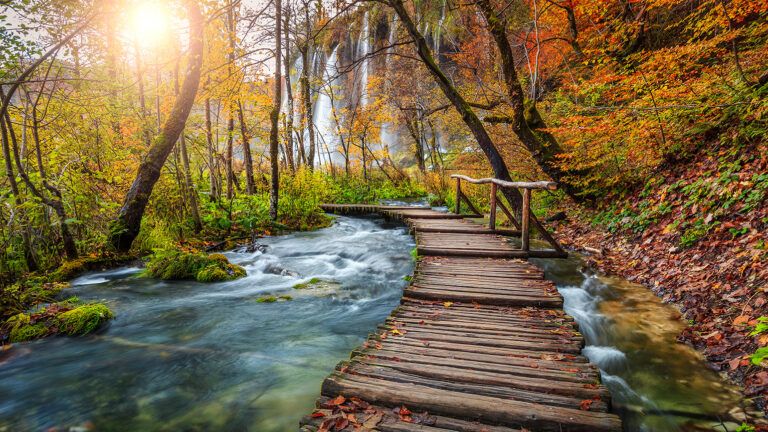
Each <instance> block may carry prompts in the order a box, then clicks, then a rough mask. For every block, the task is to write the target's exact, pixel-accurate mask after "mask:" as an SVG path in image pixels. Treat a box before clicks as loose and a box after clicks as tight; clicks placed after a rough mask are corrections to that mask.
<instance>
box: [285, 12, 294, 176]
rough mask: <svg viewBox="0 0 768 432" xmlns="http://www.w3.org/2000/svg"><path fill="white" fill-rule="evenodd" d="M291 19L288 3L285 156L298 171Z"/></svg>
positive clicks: (292, 168)
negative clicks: (295, 152) (294, 150)
mask: <svg viewBox="0 0 768 432" xmlns="http://www.w3.org/2000/svg"><path fill="white" fill-rule="evenodd" d="M290 19H291V8H290V4H289V3H286V5H285V17H284V25H283V27H284V29H283V31H284V33H285V43H284V45H285V49H284V51H285V58H284V59H283V60H285V65H284V68H285V96H286V98H287V103H288V112H286V113H285V117H286V119H285V156H286V158H287V162H288V168H290V169H291V172H295V171H296V163H295V162H294V158H293V89H292V88H291V62H290V55H291V43H290V42H291V40H290V38H289V37H290V27H289V24H290Z"/></svg>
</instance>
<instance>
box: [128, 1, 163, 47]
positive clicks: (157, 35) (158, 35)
mask: <svg viewBox="0 0 768 432" xmlns="http://www.w3.org/2000/svg"><path fill="white" fill-rule="evenodd" d="M169 25H170V18H169V13H168V9H167V8H166V7H164V5H163V4H162V2H158V1H142V2H139V3H137V4H136V5H135V6H134V7H133V9H132V11H131V16H130V31H131V33H133V37H134V39H135V40H136V41H137V42H138V43H140V44H141V45H144V46H155V45H158V44H159V43H160V42H161V41H162V40H163V39H165V38H166V36H167V35H168V33H169V29H168V27H169Z"/></svg>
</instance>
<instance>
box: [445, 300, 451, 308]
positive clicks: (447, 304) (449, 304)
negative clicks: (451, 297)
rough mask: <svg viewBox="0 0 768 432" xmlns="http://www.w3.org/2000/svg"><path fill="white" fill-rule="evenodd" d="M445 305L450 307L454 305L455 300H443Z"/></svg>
mask: <svg viewBox="0 0 768 432" xmlns="http://www.w3.org/2000/svg"><path fill="white" fill-rule="evenodd" d="M443 306H445V307H447V308H449V307H451V306H453V302H449V301H447V302H443Z"/></svg>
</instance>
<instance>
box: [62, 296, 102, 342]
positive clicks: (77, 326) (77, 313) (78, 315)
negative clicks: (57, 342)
mask: <svg viewBox="0 0 768 432" xmlns="http://www.w3.org/2000/svg"><path fill="white" fill-rule="evenodd" d="M114 317H115V314H114V313H112V311H111V310H110V309H109V308H108V307H107V306H105V305H103V304H101V303H91V304H85V305H82V306H79V307H76V308H74V309H72V310H70V311H67V312H64V313H62V314H59V316H58V317H57V318H56V320H57V321H58V325H59V331H60V332H61V333H64V334H67V335H70V336H76V335H84V334H88V333H90V332H92V331H94V330H96V329H97V328H99V327H100V326H101V325H102V324H104V323H105V322H107V321H109V320H110V319H112V318H114Z"/></svg>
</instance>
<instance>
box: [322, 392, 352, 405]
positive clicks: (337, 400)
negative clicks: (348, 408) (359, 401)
mask: <svg viewBox="0 0 768 432" xmlns="http://www.w3.org/2000/svg"><path fill="white" fill-rule="evenodd" d="M346 401H347V398H345V397H344V396H342V395H338V396H336V398H335V399H331V400H329V401H328V402H326V403H325V404H326V405H328V406H336V405H341V404H343V403H344V402H346Z"/></svg>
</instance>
